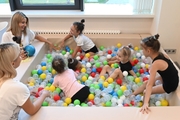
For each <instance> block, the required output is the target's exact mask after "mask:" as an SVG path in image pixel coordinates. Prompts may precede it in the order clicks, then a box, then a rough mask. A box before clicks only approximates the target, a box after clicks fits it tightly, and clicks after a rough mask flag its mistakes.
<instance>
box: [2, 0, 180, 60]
mask: <svg viewBox="0 0 180 120" xmlns="http://www.w3.org/2000/svg"><path fill="white" fill-rule="evenodd" d="M155 2H156V6H155V16H154V19H153V18H152V17H146V18H142V17H128V16H125V17H124V16H117V17H114V16H113V17H110V16H109V17H108V16H104V17H103V16H101V17H99V16H97V17H96V16H91V17H87V16H83V15H82V16H77V17H76V16H75V15H73V16H69V17H68V16H66V17H61V16H57V17H54V16H53V17H45V16H43V17H41V16H33V15H28V14H26V13H25V14H26V15H27V16H28V17H29V18H30V28H31V29H32V30H68V29H69V27H70V25H71V24H72V22H74V21H80V20H81V19H82V18H85V20H86V22H85V30H121V32H122V33H151V34H156V33H159V34H160V42H161V44H162V46H163V48H167V49H170V48H173V49H177V52H176V54H174V55H170V57H171V58H172V59H173V60H174V61H178V63H180V57H178V55H179V54H180V48H179V44H178V43H179V41H178V40H179V39H180V34H179V31H180V15H179V14H178V12H179V11H180V0H173V2H172V1H170V0H155ZM9 18H10V17H4V18H0V22H1V21H9Z"/></svg>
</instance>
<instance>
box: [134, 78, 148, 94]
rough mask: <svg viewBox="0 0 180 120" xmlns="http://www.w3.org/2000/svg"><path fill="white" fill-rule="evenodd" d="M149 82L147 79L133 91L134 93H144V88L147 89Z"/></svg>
mask: <svg viewBox="0 0 180 120" xmlns="http://www.w3.org/2000/svg"><path fill="white" fill-rule="evenodd" d="M147 83H148V81H145V82H144V83H143V85H142V86H140V87H139V88H138V89H136V90H135V91H134V92H133V95H137V94H140V93H143V92H144V90H145V89H146V85H147Z"/></svg>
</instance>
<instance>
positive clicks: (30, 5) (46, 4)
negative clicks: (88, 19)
mask: <svg viewBox="0 0 180 120" xmlns="http://www.w3.org/2000/svg"><path fill="white" fill-rule="evenodd" d="M9 3H10V7H11V11H14V10H81V11H83V0H9Z"/></svg>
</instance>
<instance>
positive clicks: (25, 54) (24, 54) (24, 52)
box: [20, 48, 28, 60]
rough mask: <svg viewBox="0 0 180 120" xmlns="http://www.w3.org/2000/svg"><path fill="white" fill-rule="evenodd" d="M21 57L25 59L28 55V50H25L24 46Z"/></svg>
mask: <svg viewBox="0 0 180 120" xmlns="http://www.w3.org/2000/svg"><path fill="white" fill-rule="evenodd" d="M20 56H21V59H22V60H25V59H26V58H27V57H28V56H27V52H26V51H24V50H23V48H21V53H20Z"/></svg>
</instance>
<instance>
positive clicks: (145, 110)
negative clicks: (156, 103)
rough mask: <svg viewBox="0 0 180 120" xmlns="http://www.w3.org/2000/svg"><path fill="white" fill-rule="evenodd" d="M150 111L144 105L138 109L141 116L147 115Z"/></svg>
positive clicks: (147, 106)
mask: <svg viewBox="0 0 180 120" xmlns="http://www.w3.org/2000/svg"><path fill="white" fill-rule="evenodd" d="M150 111H151V110H150V109H149V105H148V104H147V103H146V104H143V106H142V107H141V109H140V112H142V113H143V114H144V113H147V114H148V113H149V112H150Z"/></svg>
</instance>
